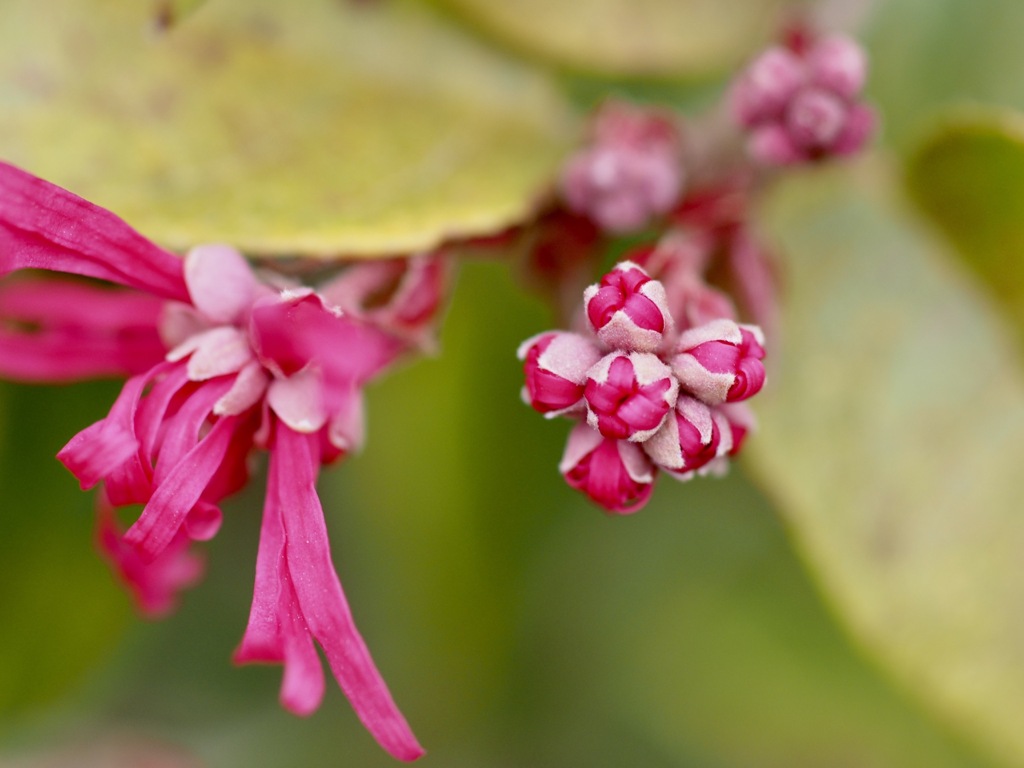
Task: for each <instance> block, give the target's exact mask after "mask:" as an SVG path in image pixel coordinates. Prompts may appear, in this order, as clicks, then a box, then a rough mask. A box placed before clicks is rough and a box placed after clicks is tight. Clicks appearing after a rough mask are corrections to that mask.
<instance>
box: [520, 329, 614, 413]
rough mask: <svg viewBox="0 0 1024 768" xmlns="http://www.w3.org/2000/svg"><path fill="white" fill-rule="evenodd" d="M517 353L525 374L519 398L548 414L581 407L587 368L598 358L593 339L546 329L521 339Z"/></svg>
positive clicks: (567, 411)
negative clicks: (531, 336)
mask: <svg viewBox="0 0 1024 768" xmlns="http://www.w3.org/2000/svg"><path fill="white" fill-rule="evenodd" d="M517 354H518V356H519V359H520V360H522V361H523V372H524V373H525V374H526V385H525V386H524V387H523V402H525V403H526V404H527V405H530V406H531V407H532V408H533V409H534V410H536V411H539V412H540V413H543V414H545V415H546V416H548V417H549V418H550V417H554V416H562V415H564V414H566V413H569V412H571V411H573V410H582V409H583V408H584V404H583V385H584V384H585V383H586V381H587V371H588V370H590V369H591V368H592V367H593V366H594V364H595V363H597V361H598V360H600V359H601V352H600V350H599V349H598V348H597V346H596V345H595V344H594V343H593V342H591V341H590V340H589V339H587V338H585V337H583V336H580V335H578V334H575V333H560V332H557V331H549V332H547V333H542V334H539V335H538V336H534V337H533V338H531V339H527V340H526V341H524V342H523V343H522V344H521V345H520V347H519V351H518V353H517Z"/></svg>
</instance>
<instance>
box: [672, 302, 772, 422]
mask: <svg viewBox="0 0 1024 768" xmlns="http://www.w3.org/2000/svg"><path fill="white" fill-rule="evenodd" d="M763 344H764V337H763V336H762V334H761V329H760V328H758V327H757V326H756V325H737V324H736V323H734V322H733V321H731V320H715V321H713V322H710V323H706V324H704V325H701V326H698V327H697V328H691V329H689V330H687V331H684V332H683V333H682V334H680V336H679V342H678V345H677V347H676V354H675V356H674V357H673V358H672V361H671V362H672V371H673V372H674V373H675V375H676V376H677V377H679V383H680V386H681V387H682V389H683V390H685V391H687V392H690V393H692V394H693V395H695V396H697V397H698V398H700V399H701V400H703V401H704V402H705V403H707V404H708V405H718V404H719V403H725V402H730V403H731V402H736V401H738V400H745V399H746V398H748V397H751V396H752V395H755V394H757V393H758V392H759V391H760V390H761V387H763V386H764V380H765V370H764V364H763V363H762V362H761V360H763V359H764V354H765V353H764V346H763Z"/></svg>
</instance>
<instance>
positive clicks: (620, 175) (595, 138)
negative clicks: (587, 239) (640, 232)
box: [560, 101, 684, 232]
mask: <svg viewBox="0 0 1024 768" xmlns="http://www.w3.org/2000/svg"><path fill="white" fill-rule="evenodd" d="M591 129H592V134H593V135H592V137H591V140H590V143H589V145H588V146H587V147H585V148H583V149H581V150H580V151H579V152H577V153H576V154H575V155H573V156H572V157H571V158H569V160H568V162H567V163H566V164H565V167H564V169H563V171H562V176H561V180H560V181H561V189H562V194H563V196H564V197H565V201H566V203H567V204H568V206H569V208H570V209H571V210H573V211H575V212H577V213H583V214H586V215H588V216H589V217H590V218H592V219H593V220H594V221H596V222H597V223H598V224H600V225H601V227H602V228H604V229H605V230H607V231H609V232H628V231H630V230H634V229H639V228H640V227H642V226H644V225H645V224H647V223H648V222H649V221H650V220H651V219H652V218H653V217H655V216H659V215H661V214H663V213H665V212H667V211H668V210H669V209H670V208H671V207H672V205H673V204H674V203H675V201H676V199H677V198H678V197H679V193H680V192H681V191H682V187H683V180H684V179H683V168H682V138H681V136H680V134H679V129H678V127H677V126H676V124H675V121H674V120H673V119H672V117H671V116H670V115H668V114H665V113H663V112H660V111H657V110H652V109H643V108H638V107H634V106H632V105H629V104H626V103H624V102H618V101H611V102H608V103H606V104H604V105H603V106H602V108H601V110H600V111H599V112H598V114H597V115H596V116H595V118H594V121H593V123H592V127H591Z"/></svg>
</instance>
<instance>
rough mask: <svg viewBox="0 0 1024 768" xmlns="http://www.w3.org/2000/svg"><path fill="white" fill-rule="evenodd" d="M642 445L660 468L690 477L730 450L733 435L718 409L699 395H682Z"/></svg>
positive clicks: (678, 475) (676, 474)
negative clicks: (690, 474)
mask: <svg viewBox="0 0 1024 768" xmlns="http://www.w3.org/2000/svg"><path fill="white" fill-rule="evenodd" d="M643 447H644V451H646V453H647V455H648V456H649V457H650V458H651V459H652V460H653V461H654V463H655V464H657V465H658V466H659V467H661V468H662V469H665V470H667V471H668V472H669V473H670V474H673V475H675V476H677V477H684V476H686V477H688V476H689V473H691V472H693V471H695V470H698V469H700V468H701V467H703V466H705V465H706V464H708V462H710V461H712V460H713V459H716V458H718V457H719V456H723V455H725V454H727V453H729V452H730V451H731V450H732V447H733V434H732V431H731V429H730V428H729V423H728V422H727V421H726V420H725V418H724V417H723V416H722V415H720V414H719V413H716V411H715V409H713V408H711V407H710V406H708V405H707V404H706V403H702V402H701V401H700V400H697V399H696V398H693V397H690V396H688V395H680V396H679V400H678V402H677V403H676V407H675V410H674V411H673V412H672V415H671V416H669V418H668V419H666V420H665V424H664V426H662V428H661V429H659V430H658V431H657V433H655V435H654V436H653V437H652V438H651V439H650V440H648V441H647V442H646V443H644V445H643Z"/></svg>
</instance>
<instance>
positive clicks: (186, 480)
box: [124, 416, 239, 561]
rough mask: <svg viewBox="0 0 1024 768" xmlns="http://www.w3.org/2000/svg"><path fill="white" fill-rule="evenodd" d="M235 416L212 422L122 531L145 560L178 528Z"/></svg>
mask: <svg viewBox="0 0 1024 768" xmlns="http://www.w3.org/2000/svg"><path fill="white" fill-rule="evenodd" d="M238 418H239V417H237V416H229V417H226V418H223V419H221V420H220V421H218V422H217V423H216V424H214V425H213V428H212V429H211V430H210V432H209V434H208V435H206V437H204V438H203V439H202V440H200V441H199V444H198V445H196V446H195V447H194V448H193V449H192V450H191V451H189V452H188V454H186V456H185V457H184V458H183V459H182V460H181V461H180V462H178V463H177V465H176V466H175V467H174V469H173V470H172V471H171V472H170V473H169V474H168V476H167V477H166V478H164V480H163V481H162V482H160V483H159V484H158V485H157V487H156V491H155V492H154V493H153V498H152V499H150V500H149V503H148V504H146V507H145V509H143V510H142V514H141V515H140V516H139V519H138V520H136V521H135V524H134V525H132V527H131V528H129V529H128V532H127V533H126V534H125V535H124V539H125V542H127V543H128V544H131V545H132V546H133V547H136V548H137V549H138V551H139V553H140V555H141V556H142V557H143V559H144V560H145V561H152V560H153V559H154V558H156V557H157V556H158V555H159V554H160V553H161V552H163V551H164V549H166V548H167V546H168V545H169V544H170V543H171V541H172V540H173V539H174V536H175V535H176V534H177V533H178V531H179V530H180V529H181V526H182V523H183V522H184V521H185V516H186V515H187V514H188V512H189V510H191V509H192V507H194V506H195V504H196V503H197V502H198V501H199V499H200V498H201V496H202V494H203V491H204V490H205V489H206V486H207V485H208V484H209V482H210V480H211V478H212V477H213V476H214V474H215V473H216V471H217V468H218V467H219V466H220V463H221V461H223V459H224V455H225V454H226V453H227V450H228V447H229V445H230V443H231V435H232V432H233V430H234V429H235V427H236V425H237V422H238Z"/></svg>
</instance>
